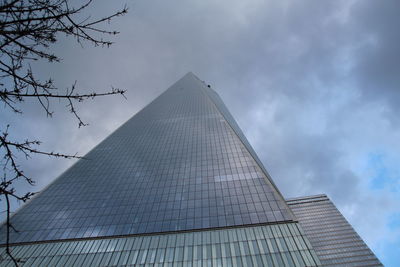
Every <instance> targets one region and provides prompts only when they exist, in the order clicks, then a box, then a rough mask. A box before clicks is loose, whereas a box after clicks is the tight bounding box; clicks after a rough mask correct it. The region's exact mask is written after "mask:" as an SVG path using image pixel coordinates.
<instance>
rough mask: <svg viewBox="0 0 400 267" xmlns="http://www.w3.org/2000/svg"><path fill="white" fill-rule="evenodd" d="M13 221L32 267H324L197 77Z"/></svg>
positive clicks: (18, 250) (18, 246)
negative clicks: (126, 266)
mask: <svg viewBox="0 0 400 267" xmlns="http://www.w3.org/2000/svg"><path fill="white" fill-rule="evenodd" d="M12 223H13V225H14V226H15V227H16V228H17V229H18V230H19V232H18V233H13V234H12V236H11V243H13V245H14V247H13V253H15V256H16V257H19V258H22V259H24V260H25V264H27V265H38V266H45V265H63V266H64V265H99V266H106V265H111V266H113V265H138V266H141V265H143V266H242V265H244V266H317V265H320V261H319V259H318V257H317V255H316V253H315V252H314V249H313V248H312V245H311V244H310V242H309V241H308V238H307V237H306V236H305V235H304V232H303V230H302V226H301V225H300V224H299V223H298V221H297V218H296V217H295V215H294V214H293V212H292V211H291V209H290V207H289V206H288V204H287V203H286V201H285V200H284V199H283V197H282V195H281V194H280V192H279V190H278V189H277V187H276V186H275V184H274V183H273V181H272V179H271V177H270V176H269V174H268V172H267V171H266V169H265V168H264V167H263V165H262V163H261V162H260V160H259V159H258V157H257V155H256V154H255V152H254V150H253V149H252V147H251V146H250V144H249V143H248V141H247V139H246V138H245V136H244V135H243V133H242V131H241V130H240V128H239V127H238V125H237V124H236V122H235V120H234V119H233V118H232V116H231V115H230V113H229V112H228V110H227V108H226V107H225V105H224V104H223V102H222V101H221V99H220V98H219V96H218V95H217V94H216V93H215V92H214V91H213V90H212V89H211V88H209V86H206V84H205V83H204V82H202V81H200V80H199V79H198V78H197V77H196V76H194V75H193V74H192V73H188V74H187V75H185V76H184V77H183V78H182V79H181V80H179V81H178V82H177V83H175V84H174V85H172V86H171V87H170V88H169V89H168V90H166V91H165V92H164V93H163V94H161V95H160V96H159V97H158V98H156V99H155V100H154V101H153V102H151V103H150V104H149V105H148V106H146V107H145V108H144V109H143V110H141V111H140V112H139V113H137V114H136V115H135V116H134V117H132V118H131V119H130V120H128V121H127V122H126V123H125V124H124V125H122V126H121V127H120V128H119V129H117V130H116V131H115V132H114V133H112V134H111V135H110V136H109V137H107V138H106V139H105V140H104V141H102V142H101V143H100V144H99V145H98V146H96V147H95V148H94V149H93V150H92V151H90V152H89V153H88V154H87V155H86V156H85V160H79V161H78V162H77V163H76V164H75V165H73V166H72V167H71V168H70V169H68V170H67V171H66V172H64V173H63V174H62V175H61V176H60V177H59V178H57V179H56V180H55V181H54V182H53V183H52V184H50V185H49V186H48V187H47V188H46V189H45V190H43V192H41V193H40V194H39V195H38V196H37V197H35V198H34V199H33V200H32V201H30V202H29V203H28V204H27V205H25V206H24V207H23V208H21V209H20V210H19V211H18V212H17V213H16V214H15V215H14V216H13V217H12ZM4 240H5V227H4V225H3V226H2V228H1V241H2V243H4ZM1 256H2V257H3V258H4V260H3V261H2V263H1V265H7V264H9V263H10V264H11V262H10V261H9V260H8V259H7V256H6V255H5V253H4V252H3V253H2V254H1Z"/></svg>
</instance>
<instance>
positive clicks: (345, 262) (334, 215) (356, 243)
mask: <svg viewBox="0 0 400 267" xmlns="http://www.w3.org/2000/svg"><path fill="white" fill-rule="evenodd" d="M287 203H288V204H289V207H290V208H291V209H292V211H293V213H294V214H295V216H296V218H297V219H298V220H299V222H300V225H301V226H302V227H303V229H304V232H305V234H306V236H307V237H308V239H309V240H310V242H311V244H312V246H313V247H314V249H315V252H316V253H317V255H318V257H319V259H320V260H321V264H322V266H382V264H381V263H380V261H379V260H378V259H377V258H376V256H375V255H374V253H373V252H372V251H371V250H370V249H369V248H368V246H367V245H366V244H365V243H364V241H363V240H362V239H361V237H360V236H359V235H358V234H357V233H356V231H355V230H354V229H353V227H351V225H350V224H349V223H348V222H347V220H346V219H345V218H344V217H343V215H342V214H341V213H340V212H339V211H338V209H337V208H336V207H335V205H334V204H333V203H332V202H331V201H330V200H329V198H328V197H327V196H326V195H316V196H308V197H301V198H294V199H289V200H287Z"/></svg>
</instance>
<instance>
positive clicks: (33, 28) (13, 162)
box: [0, 0, 128, 266]
mask: <svg viewBox="0 0 400 267" xmlns="http://www.w3.org/2000/svg"><path fill="white" fill-rule="evenodd" d="M92 2H93V1H92V0H87V2H84V3H83V4H81V5H78V6H76V7H72V6H70V5H69V0H2V1H1V2H0V102H3V109H5V110H10V111H11V112H13V113H18V114H23V108H22V105H21V104H22V103H23V102H24V100H25V99H34V100H35V103H36V104H37V105H38V106H39V107H40V108H42V109H43V110H44V111H45V114H46V115H47V116H50V117H51V116H52V114H53V111H52V109H51V105H52V104H53V102H54V101H55V100H58V101H65V103H66V104H65V106H66V108H67V109H68V111H69V112H71V113H72V115H73V116H74V117H75V118H76V119H77V121H78V126H79V127H81V126H86V125H87V123H84V122H83V120H82V119H81V117H80V116H79V113H78V111H77V109H76V107H75V105H76V103H79V102H83V101H85V100H89V99H94V98H96V97H100V96H110V95H122V96H123V97H125V95H124V93H125V90H121V89H118V88H113V87H112V88H111V90H110V91H106V92H103V93H97V92H96V91H93V92H92V93H81V92H79V91H78V90H77V88H76V82H75V83H74V84H73V85H72V86H71V87H70V88H67V89H65V90H60V89H59V88H58V87H57V86H56V85H55V84H54V81H53V80H52V79H51V78H49V79H47V80H41V79H38V78H37V76H36V75H35V73H34V70H33V69H32V67H31V66H30V64H29V63H30V62H31V61H37V60H46V61H48V62H50V63H52V62H59V61H60V58H59V57H58V56H57V55H55V54H53V53H51V52H49V47H51V45H52V44H54V43H56V42H57V38H58V37H59V34H65V35H66V36H69V37H72V38H74V39H75V40H76V42H77V43H78V44H80V45H83V43H85V42H86V43H89V44H91V45H93V46H106V47H108V46H110V45H111V44H112V42H111V41H110V40H107V39H103V37H104V36H112V35H115V34H118V31H113V30H108V29H107V28H105V24H106V23H107V22H109V21H110V20H112V19H114V18H116V17H119V16H122V15H124V14H126V13H127V10H128V9H127V7H126V6H124V7H123V8H122V9H121V10H118V11H116V12H114V13H112V14H110V15H107V16H105V17H100V18H94V19H92V18H91V17H90V16H87V15H85V14H84V13H85V12H87V8H88V7H89V6H90V5H91V4H92ZM2 112H3V111H2ZM3 127H4V128H3V132H1V133H0V166H1V167H2V170H3V178H2V179H1V182H0V197H2V196H3V195H4V199H5V204H6V213H7V218H6V222H5V224H6V226H7V233H6V236H7V238H6V239H7V240H6V254H7V255H8V256H9V257H10V259H11V261H12V262H13V263H14V265H15V266H18V264H19V263H20V262H21V260H20V259H17V258H15V257H14V256H13V255H12V252H11V248H10V243H11V242H12V241H11V237H12V235H10V233H11V232H12V231H16V229H15V228H14V226H13V225H12V220H11V200H12V199H14V200H18V201H23V202H25V201H28V200H29V199H30V198H31V197H32V196H33V195H34V194H35V193H32V192H27V193H23V194H21V193H19V192H17V190H16V189H15V187H14V185H15V182H17V181H24V182H26V183H27V184H29V185H34V183H35V182H34V180H33V179H32V178H30V177H29V176H28V175H26V174H25V173H24V171H23V170H22V168H21V166H20V163H19V161H18V156H20V155H22V156H23V157H25V158H26V159H29V158H30V156H31V155H32V154H37V155H44V156H49V157H55V158H65V159H74V158H81V157H80V156H77V155H76V154H74V155H69V154H64V153H59V152H53V151H44V150H40V149H39V148H38V147H39V145H40V144H41V142H40V141H38V140H28V139H27V140H24V141H13V140H12V139H10V137H9V125H7V126H3ZM0 200H2V198H1V199H0Z"/></svg>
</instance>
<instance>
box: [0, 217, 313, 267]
mask: <svg viewBox="0 0 400 267" xmlns="http://www.w3.org/2000/svg"><path fill="white" fill-rule="evenodd" d="M11 250H12V253H13V254H14V255H15V256H16V257H18V258H19V259H20V260H21V266H160V267H161V266H182V267H183V266H209V267H218V266H254V267H264V266H277V267H278V266H293V267H295V266H299V267H300V266H301V267H303V266H319V263H320V262H319V260H318V258H317V256H316V255H315V252H314V251H313V250H312V248H311V245H310V244H309V243H308V241H307V239H306V238H304V236H303V233H302V231H301V229H300V227H299V226H298V224H297V223H287V224H277V225H264V226H255V227H243V228H233V229H220V230H204V231H199V232H188V233H174V234H158V235H148V236H131V237H123V238H115V237H114V238H104V239H93V240H79V241H58V242H50V243H48V242H47V243H40V244H38V243H36V244H29V245H22V246H14V247H12V248H11ZM0 257H3V258H5V259H7V255H6V254H5V250H4V248H3V249H0ZM0 266H1V267H2V266H14V265H13V263H12V262H11V260H10V259H7V260H4V261H1V262H0Z"/></svg>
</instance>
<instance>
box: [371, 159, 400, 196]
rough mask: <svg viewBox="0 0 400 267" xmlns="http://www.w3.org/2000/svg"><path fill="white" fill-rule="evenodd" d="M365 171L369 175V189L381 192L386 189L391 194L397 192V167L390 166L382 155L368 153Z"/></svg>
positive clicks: (388, 161)
mask: <svg viewBox="0 0 400 267" xmlns="http://www.w3.org/2000/svg"><path fill="white" fill-rule="evenodd" d="M367 169H368V170H369V173H370V175H371V177H370V179H371V180H370V185H369V186H370V188H371V189H375V190H381V189H384V188H386V189H388V190H389V191H391V192H398V191H399V187H398V183H399V180H400V176H399V173H400V170H399V166H398V165H396V164H391V163H390V160H389V159H388V157H387V156H386V155H385V154H384V153H370V154H369V155H368V160H367Z"/></svg>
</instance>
